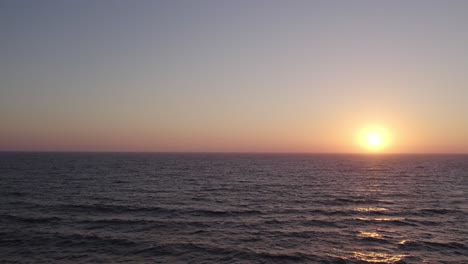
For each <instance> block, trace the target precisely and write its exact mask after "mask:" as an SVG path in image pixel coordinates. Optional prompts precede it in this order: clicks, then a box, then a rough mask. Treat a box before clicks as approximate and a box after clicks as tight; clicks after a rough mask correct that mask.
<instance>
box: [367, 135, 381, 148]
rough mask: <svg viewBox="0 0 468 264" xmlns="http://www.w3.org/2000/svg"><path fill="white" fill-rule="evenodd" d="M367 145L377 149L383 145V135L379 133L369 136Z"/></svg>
mask: <svg viewBox="0 0 468 264" xmlns="http://www.w3.org/2000/svg"><path fill="white" fill-rule="evenodd" d="M367 144H368V145H369V146H370V147H373V148H377V147H379V146H381V145H382V135H380V134H377V133H371V134H369V135H367Z"/></svg>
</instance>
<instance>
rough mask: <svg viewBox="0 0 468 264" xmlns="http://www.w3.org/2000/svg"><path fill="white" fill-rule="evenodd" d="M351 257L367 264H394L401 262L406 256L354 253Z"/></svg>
mask: <svg viewBox="0 0 468 264" xmlns="http://www.w3.org/2000/svg"><path fill="white" fill-rule="evenodd" d="M352 253H353V257H354V258H356V259H358V260H360V261H365V262H369V263H395V262H398V261H400V260H402V259H403V258H404V257H406V255H403V254H399V255H390V254H386V253H378V252H357V251H354V252H352Z"/></svg>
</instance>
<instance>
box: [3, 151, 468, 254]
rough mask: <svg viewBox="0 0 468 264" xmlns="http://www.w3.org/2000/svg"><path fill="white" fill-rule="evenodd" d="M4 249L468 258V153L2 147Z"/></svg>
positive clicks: (15, 251)
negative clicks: (103, 150)
mask: <svg viewBox="0 0 468 264" xmlns="http://www.w3.org/2000/svg"><path fill="white" fill-rule="evenodd" d="M0 262H1V263H95V262H101V263H298V262H299V263H468V156H467V155H375V156H372V155H306V154H123V153H99V154H98V153H96V154H91V153H0Z"/></svg>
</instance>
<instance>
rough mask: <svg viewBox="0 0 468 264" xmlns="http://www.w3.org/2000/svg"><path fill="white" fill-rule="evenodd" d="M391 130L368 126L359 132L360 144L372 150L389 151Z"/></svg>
mask: <svg viewBox="0 0 468 264" xmlns="http://www.w3.org/2000/svg"><path fill="white" fill-rule="evenodd" d="M389 135H390V134H389V132H388V131H387V130H386V129H384V128H383V127H375V126H373V127H367V128H364V129H362V130H361V131H360V133H359V145H360V146H361V148H364V149H366V150H367V151H370V152H383V151H388V149H387V148H388V145H389V143H390V136H389Z"/></svg>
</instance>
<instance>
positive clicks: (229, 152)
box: [0, 150, 468, 156]
mask: <svg viewBox="0 0 468 264" xmlns="http://www.w3.org/2000/svg"><path fill="white" fill-rule="evenodd" d="M0 153H82V154H86V153H90V154H99V153H102V154H106V153H107V154H111V153H115V154H119V153H121V154H132V153H133V154H308V155H372V156H379V155H468V152H307V151H131V150H116V151H111V150H0Z"/></svg>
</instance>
